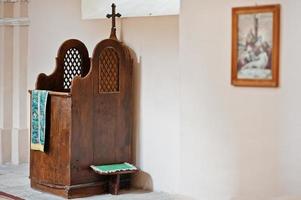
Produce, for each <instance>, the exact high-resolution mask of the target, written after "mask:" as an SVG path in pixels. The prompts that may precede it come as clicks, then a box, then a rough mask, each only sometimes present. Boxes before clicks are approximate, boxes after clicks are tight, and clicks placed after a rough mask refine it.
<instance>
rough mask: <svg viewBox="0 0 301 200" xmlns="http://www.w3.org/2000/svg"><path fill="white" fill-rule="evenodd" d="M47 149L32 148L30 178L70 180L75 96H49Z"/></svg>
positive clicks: (61, 182) (51, 181) (62, 182)
mask: <svg viewBox="0 0 301 200" xmlns="http://www.w3.org/2000/svg"><path fill="white" fill-rule="evenodd" d="M46 127H47V128H46V152H40V151H33V150H31V151H30V178H31V179H32V180H35V181H36V182H39V183H45V184H53V185H69V184H70V165H69V163H70V156H69V147H70V131H71V98H70V97H61V96H51V95H50V96H49V99H48V105H47V124H46Z"/></svg>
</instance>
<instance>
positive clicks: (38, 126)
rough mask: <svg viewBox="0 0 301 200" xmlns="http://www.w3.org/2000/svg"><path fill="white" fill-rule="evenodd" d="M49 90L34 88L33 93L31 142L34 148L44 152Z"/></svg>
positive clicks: (31, 146)
mask: <svg viewBox="0 0 301 200" xmlns="http://www.w3.org/2000/svg"><path fill="white" fill-rule="evenodd" d="M47 97H48V91H45V90H33V91H32V94H31V144H30V148H31V149H32V150H38V151H42V152H44V147H45V129H46V106H47Z"/></svg>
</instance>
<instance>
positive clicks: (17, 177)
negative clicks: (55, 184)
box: [0, 165, 183, 200]
mask: <svg viewBox="0 0 301 200" xmlns="http://www.w3.org/2000/svg"><path fill="white" fill-rule="evenodd" d="M0 191H3V192H6V193H9V194H12V195H15V196H18V197H21V198H24V199H30V200H44V199H45V200H46V199H47V200H62V199H63V198H60V197H56V196H53V195H50V194H46V193H42V192H39V191H35V190H32V189H31V188H30V185H29V179H28V165H19V166H14V165H2V166H0ZM81 199H85V200H94V199H95V200H96V199H97V200H180V198H179V197H176V196H174V195H169V194H166V193H162V192H144V191H131V192H126V194H121V195H118V196H112V195H99V196H93V197H89V198H81ZM181 199H183V198H181Z"/></svg>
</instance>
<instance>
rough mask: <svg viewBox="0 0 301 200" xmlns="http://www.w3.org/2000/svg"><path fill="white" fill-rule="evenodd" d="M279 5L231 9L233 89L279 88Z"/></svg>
mask: <svg viewBox="0 0 301 200" xmlns="http://www.w3.org/2000/svg"><path fill="white" fill-rule="evenodd" d="M279 44H280V5H267V6H254V7H241V8H233V10H232V78H231V80H232V81H231V82H232V85H235V86H254V87H277V86H278V84H279Z"/></svg>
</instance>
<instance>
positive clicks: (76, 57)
mask: <svg viewBox="0 0 301 200" xmlns="http://www.w3.org/2000/svg"><path fill="white" fill-rule="evenodd" d="M81 73H82V56H81V54H80V52H79V51H78V50H77V49H76V48H71V49H69V50H68V51H67V53H66V55H65V57H64V89H70V86H71V82H72V79H73V78H74V77H75V76H81Z"/></svg>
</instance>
